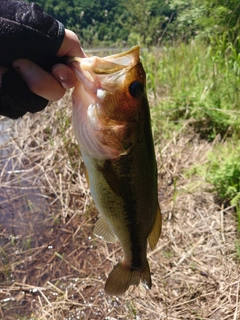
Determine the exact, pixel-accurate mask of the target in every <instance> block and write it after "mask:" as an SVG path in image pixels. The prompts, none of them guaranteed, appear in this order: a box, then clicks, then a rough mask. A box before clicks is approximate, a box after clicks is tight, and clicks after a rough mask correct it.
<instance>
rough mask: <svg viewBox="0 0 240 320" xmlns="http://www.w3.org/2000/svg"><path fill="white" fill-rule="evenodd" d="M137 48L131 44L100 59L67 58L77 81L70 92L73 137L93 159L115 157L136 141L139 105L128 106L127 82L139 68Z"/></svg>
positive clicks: (128, 148) (130, 97) (128, 149)
mask: <svg viewBox="0 0 240 320" xmlns="http://www.w3.org/2000/svg"><path fill="white" fill-rule="evenodd" d="M139 51H140V47H139V46H135V47H133V48H131V49H130V50H128V51H126V52H123V53H119V54H114V55H110V56H107V57H104V58H100V57H97V56H93V57H87V58H78V57H73V58H69V59H68V64H69V65H70V66H71V67H72V68H73V69H74V72H75V74H76V76H77V78H78V80H79V82H78V84H77V85H76V87H75V89H74V92H73V102H74V103H73V127H74V132H75V136H76V138H77V140H78V143H79V145H80V149H81V150H82V151H83V150H85V151H86V153H87V154H88V155H90V156H91V157H93V158H96V159H118V158H119V157H120V156H122V155H126V154H128V153H129V151H130V150H131V148H132V146H133V145H134V143H135V142H136V139H137V135H138V130H137V129H138V113H139V108H138V107H135V108H134V107H133V108H131V106H132V104H130V102H129V101H130V100H129V99H132V97H133V95H132V96H130V91H129V88H128V85H131V83H130V82H129V77H130V78H131V77H132V74H131V73H132V71H133V70H135V69H136V68H137V69H139V67H138V65H140V58H139ZM136 72H137V71H136V70H135V73H136ZM126 87H127V88H126ZM133 91H134V92H135V91H136V90H135V87H134V86H133V87H131V92H133ZM123 101H124V103H123ZM135 102H136V101H132V100H131V103H133V104H134V106H135V105H136V103H135ZM129 106H130V107H129ZM124 108H125V109H124Z"/></svg>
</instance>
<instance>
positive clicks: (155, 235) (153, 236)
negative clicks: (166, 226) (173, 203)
mask: <svg viewBox="0 0 240 320" xmlns="http://www.w3.org/2000/svg"><path fill="white" fill-rule="evenodd" d="M161 231H162V214H161V210H160V207H159V204H158V208H157V214H156V218H155V223H154V226H153V228H152V231H151V233H150V235H149V237H148V243H149V245H150V248H151V249H152V250H153V249H154V248H155V246H156V245H157V242H158V239H159V237H160V234H161Z"/></svg>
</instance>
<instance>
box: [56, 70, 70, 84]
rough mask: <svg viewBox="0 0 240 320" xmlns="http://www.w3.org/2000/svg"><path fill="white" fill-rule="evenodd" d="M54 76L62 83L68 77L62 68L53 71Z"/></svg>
mask: <svg viewBox="0 0 240 320" xmlns="http://www.w3.org/2000/svg"><path fill="white" fill-rule="evenodd" d="M54 74H55V75H56V76H57V77H58V78H59V79H60V80H62V81H64V80H66V79H67V78H68V76H69V74H68V71H67V70H66V68H63V67H57V68H56V69H55V70H54Z"/></svg>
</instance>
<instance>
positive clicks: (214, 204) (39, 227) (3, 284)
mask: <svg viewBox="0 0 240 320" xmlns="http://www.w3.org/2000/svg"><path fill="white" fill-rule="evenodd" d="M40 2H41V1H38V3H40ZM123 2H124V1H123ZM128 2H129V5H130V4H131V3H132V2H131V1H128ZM160 2H161V1H160ZM163 2H164V3H165V1H163ZM62 3H64V4H65V7H66V1H64V2H62V1H58V5H59V8H58V11H59V12H65V13H66V12H67V10H65V11H64V10H63V7H61V4H62ZM72 3H73V4H74V3H75V2H74V1H73V2H72ZM77 3H78V2H76V4H77ZM81 3H82V5H85V8H87V7H88V5H89V1H82V2H81ZM99 3H101V1H100V2H99ZM104 3H106V5H108V6H109V8H110V7H111V4H112V1H106V2H104ZM139 3H140V4H142V5H145V4H146V1H144V0H142V1H140V2H139ZM154 3H156V5H157V4H158V5H159V2H157V1H149V5H150V4H152V5H153V7H152V8H154ZM168 3H169V4H171V6H172V7H171V8H172V9H171V8H170V9H171V10H173V8H175V9H174V10H175V11H174V12H175V14H174V15H173V16H171V13H172V11H171V10H170V9H169V11H168V14H169V20H171V23H170V22H169V20H168V22H166V25H165V26H164V28H163V29H161V32H163V30H166V31H165V33H164V35H163V37H162V40H161V43H160V45H159V46H157V50H156V49H155V46H156V43H150V42H146V41H145V42H144V39H141V38H139V34H135V36H134V37H133V36H131V37H132V38H130V40H131V41H132V42H131V41H130V40H129V39H126V40H124V41H125V43H124V45H127V46H131V45H135V44H137V42H138V41H139V39H140V41H139V42H140V44H141V47H142V48H144V50H142V51H141V60H142V63H143V66H144V68H145V71H146V74H147V92H148V99H149V104H150V106H151V116H152V129H153V135H154V142H155V150H156V156H157V163H158V172H159V176H158V179H159V181H158V182H159V202H160V206H161V209H162V213H163V233H162V236H161V238H160V241H159V242H158V245H157V247H156V249H154V251H152V252H151V251H150V250H149V251H148V257H149V260H150V266H151V271H152V282H153V287H152V289H151V290H146V289H145V288H143V287H142V286H139V287H137V288H135V287H132V288H130V290H129V291H128V292H127V293H126V294H125V295H124V296H122V297H108V296H106V295H105V294H104V292H103V288H104V283H105V280H106V277H107V275H108V274H109V271H110V270H111V269H112V267H113V265H115V264H116V263H117V262H118V261H119V259H120V257H121V255H122V253H121V249H120V246H119V244H117V243H116V244H106V243H105V242H104V241H102V240H100V239H98V238H96V237H95V236H94V235H93V233H92V230H93V227H94V225H95V223H96V220H97V217H98V214H97V212H96V209H95V207H94V204H93V202H92V200H91V196H90V193H89V190H88V188H87V183H86V180H85V177H84V172H83V171H84V170H83V166H82V160H81V157H80V153H79V147H78V145H77V142H76V140H75V138H74V136H73V132H72V125H71V91H69V92H68V93H67V94H66V96H65V97H64V98H63V99H62V100H61V101H59V102H57V103H53V104H50V105H49V106H48V107H47V108H46V109H45V110H44V111H43V112H41V113H38V114H34V115H31V114H28V115H26V116H24V117H23V118H22V119H19V120H17V121H12V120H9V126H6V125H5V124H4V126H2V128H3V134H5V136H8V138H7V139H6V140H4V139H2V141H1V142H0V151H1V152H0V169H1V170H0V188H1V196H0V208H1V217H0V318H3V319H7V320H15V319H20V320H39V319H41V320H47V319H49V320H50V319H51V320H52V319H74V320H75V319H98V320H99V319H106V320H117V319H135V320H140V319H153V320H154V319H155V320H159V319H164V320H179V319H184V320H185V319H194V320H195V319H199V320H200V319H203V320H207V319H208V320H209V319H217V318H219V319H224V320H232V319H234V320H235V319H236V320H237V319H239V318H240V307H239V305H240V298H239V297H240V267H239V263H240V237H239V235H240V162H239V159H240V147H239V146H240V143H239V139H240V134H239V132H240V52H239V48H240V38H239V34H238V33H236V30H238V29H239V18H238V19H236V18H235V17H236V15H237V14H238V17H239V16H240V14H239V12H240V5H239V2H238V1H235V2H234V1H229V2H228V4H229V6H230V5H231V6H232V7H231V8H230V7H226V6H225V5H226V2H225V1H220V0H218V1H217V0H216V1H210V0H208V1H207V0H204V1H201V5H200V1H198V0H194V1H192V2H191V3H192V4H191V5H190V4H188V3H187V4H184V2H183V1H181V0H178V1H177V0H175V1H169V2H168ZM121 4H122V2H121ZM44 5H46V7H45V10H46V11H50V13H54V12H55V13H56V10H57V9H56V7H57V5H56V4H54V3H53V1H45V2H44ZM94 5H95V9H96V10H97V8H99V10H100V9H101V6H100V5H99V6H96V5H97V2H96V1H92V7H91V6H90V8H89V10H90V9H91V10H94ZM234 5H235V6H234ZM47 6H48V7H47ZM72 6H73V5H72ZM72 6H70V7H69V8H68V10H70V9H71V7H72ZM168 7H169V6H168ZM48 8H49V10H47V9H48ZM113 8H115V7H113ZM142 8H145V7H144V6H143V7H142ZM164 8H165V9H166V6H165V7H164ZM60 9H61V10H62V11H61V10H60ZM115 9H116V8H115ZM115 9H114V10H115ZM51 10H52V11H51ZM54 10H55V11H54ZM101 10H102V9H101ZM104 10H107V9H105V8H104ZM137 10H140V8H139V9H138V7H137ZM137 10H136V12H138V11H137ZM149 10H150V9H149ZM161 10H162V9H161ZM211 10H212V11H211ZM125 11H126V10H125ZM125 11H124V12H122V14H125V15H126V14H127V13H126V12H125ZM80 12H81V11H80ZM91 12H92V11H89V17H90V13H91ZM155 12H156V16H157V17H158V16H161V15H160V14H159V13H157V11H155ZM130 13H131V11H130ZM210 13H211V14H210ZM165 14H167V13H165ZM84 15H85V17H86V16H87V11H86V10H85V11H84ZM66 16H68V17H71V14H70V13H68V15H66ZM73 16H74V15H73ZM110 16H111V14H110V10H108V19H110V18H109V17H110ZM153 17H154V15H153ZM170 17H172V18H171V19H170ZM190 17H191V18H192V20H191V21H190V20H189V19H190ZM203 17H204V19H203ZM58 18H59V20H61V19H60V18H61V16H59V17H58ZM148 18H149V17H148ZM150 18H151V15H150ZM150 18H149V19H150ZM230 18H231V19H230ZM112 19H113V17H112ZM128 19H130V18H129V17H128ZM234 19H235V20H234ZM150 20H151V19H150ZM150 20H148V21H150ZM112 21H113V20H112ZM126 21H130V20H126ZM154 21H155V20H154V19H153V22H154ZM226 21H228V24H226ZM63 22H64V21H63ZM153 22H152V23H153ZM155 22H156V21H155ZM200 22H201V25H199V23H200ZM74 23H75V22H74V21H73V22H72V24H74ZM98 23H100V22H98V21H97V22H95V24H96V26H98V27H99V24H98ZM108 23H109V24H110V21H108ZM109 24H106V26H108V27H109ZM68 26H70V24H68ZM91 26H92V24H91ZM149 26H150V23H149ZM223 26H225V27H224V28H225V29H224V30H223ZM227 27H228V29H227ZM89 28H90V27H89ZM106 28H107V27H106ZM109 28H110V27H109ZM153 28H154V26H153ZM166 28H167V29H166ZM184 28H185V29H184ZM110 29H111V28H110ZM155 29H156V28H155ZM89 30H90V29H89ZM92 30H93V32H94V30H95V29H94V28H92ZM131 31H132V34H133V32H135V31H136V30H135V29H134V28H133V29H132V30H131ZM196 31H199V32H196ZM112 32H113V33H115V31H114V30H112ZM170 32H171V33H170ZM167 33H168V34H167ZM183 33H184V37H183V36H182V34H183ZM103 34H104V33H103ZM172 36H174V37H173V38H174V39H175V40H174V41H171V37H172ZM119 38H120V34H119ZM123 39H124V37H123ZM164 39H165V40H164ZM145 40H146V39H145ZM104 41H105V40H104ZM104 41H103V42H101V43H102V47H103V46H105V43H106V42H104ZM141 41H142V43H141ZM95 42H96V43H100V40H99V39H98V38H96V41H95ZM93 43H94V42H93ZM112 43H113V42H112ZM115 43H116V44H117V43H118V42H117V41H116V42H115ZM111 45H112V44H111ZM107 46H110V43H109V44H108V45H107ZM86 48H87V49H88V48H89V49H90V45H89V47H88V46H86ZM118 49H119V52H121V51H122V49H121V46H120V47H118ZM101 50H102V49H100V51H99V55H101V52H102V54H104V55H105V54H106V52H104V53H103V51H101ZM110 53H111V52H109V54H110ZM94 54H95V52H94ZM1 121H4V119H1Z"/></svg>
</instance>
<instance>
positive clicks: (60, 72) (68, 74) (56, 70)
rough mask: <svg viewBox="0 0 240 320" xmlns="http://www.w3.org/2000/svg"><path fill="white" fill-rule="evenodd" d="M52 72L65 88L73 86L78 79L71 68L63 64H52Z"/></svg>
mask: <svg viewBox="0 0 240 320" xmlns="http://www.w3.org/2000/svg"><path fill="white" fill-rule="evenodd" d="M52 74H53V75H54V77H55V78H56V79H57V80H58V81H59V82H60V83H61V85H62V86H63V88H65V89H69V88H72V87H74V86H75V85H76V83H77V81H78V80H77V77H76V75H75V73H74V72H73V71H72V69H71V68H70V67H68V66H66V65H65V64H56V65H54V66H53V68H52Z"/></svg>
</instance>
